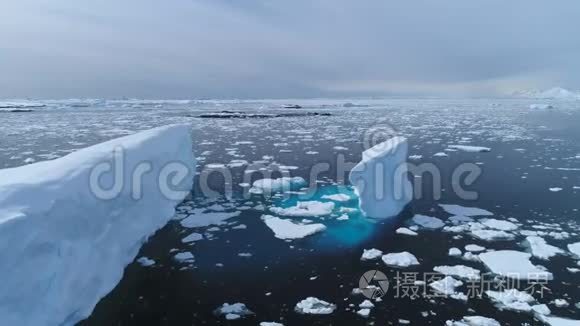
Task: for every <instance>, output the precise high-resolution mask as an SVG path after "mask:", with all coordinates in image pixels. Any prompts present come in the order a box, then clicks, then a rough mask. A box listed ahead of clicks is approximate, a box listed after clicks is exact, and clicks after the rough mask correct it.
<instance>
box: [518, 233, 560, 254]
mask: <svg viewBox="0 0 580 326" xmlns="http://www.w3.org/2000/svg"><path fill="white" fill-rule="evenodd" d="M525 244H526V246H528V247H529V248H530V250H531V251H532V255H534V257H537V258H540V259H550V258H552V257H554V256H556V255H558V254H563V253H564V250H562V249H560V248H558V247H555V246H552V245H549V244H548V243H546V240H544V238H542V237H538V236H529V237H526V241H525Z"/></svg>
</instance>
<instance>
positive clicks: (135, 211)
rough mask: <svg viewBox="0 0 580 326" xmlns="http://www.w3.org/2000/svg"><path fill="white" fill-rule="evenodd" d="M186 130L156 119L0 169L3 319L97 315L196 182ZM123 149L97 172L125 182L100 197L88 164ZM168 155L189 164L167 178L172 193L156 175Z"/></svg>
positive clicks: (72, 320) (35, 321)
mask: <svg viewBox="0 0 580 326" xmlns="http://www.w3.org/2000/svg"><path fill="white" fill-rule="evenodd" d="M190 130H191V128H190V127H189V126H186V125H171V126H166V127H161V128H156V129H152V130H148V131H144V132H141V133H138V134H135V135H131V136H126V137H122V138H118V139H114V140H111V141H108V142H105V143H101V144H98V145H95V146H92V147H88V148H85V149H82V150H79V151H76V152H74V153H71V154H69V155H67V156H65V157H62V158H60V159H56V160H52V161H46V162H41V163H36V164H31V165H26V166H22V167H18V168H12V169H5V170H0V193H1V194H2V195H1V196H0V248H1V250H2V259H0V279H2V291H0V302H1V304H0V316H2V324H6V325H21V326H27V325H34V326H38V325H40V326H42V325H74V324H76V323H77V322H78V321H80V320H82V319H84V318H86V317H88V316H89V315H90V314H91V312H92V310H93V308H94V307H95V305H96V304H97V302H98V301H99V300H100V299H101V298H102V297H104V296H105V295H106V294H107V293H108V292H109V291H111V290H112V289H113V288H114V287H115V286H116V285H117V283H118V282H119V281H120V280H121V278H122V276H123V270H124V268H125V266H126V265H128V264H129V263H131V262H132V261H133V260H134V259H135V256H136V255H137V253H138V251H139V249H140V247H141V244H142V243H144V242H145V241H146V240H147V237H149V236H150V235H152V234H153V233H154V232H155V231H156V230H158V229H159V228H161V227H163V226H164V225H165V224H166V223H167V222H168V221H169V220H170V219H171V217H172V216H173V215H174V212H175V206H176V205H177V204H178V203H179V202H181V201H182V200H183V197H184V196H186V195H187V193H188V192H189V191H190V190H191V187H192V180H193V177H194V168H195V158H194V156H193V151H192V147H193V144H192V136H191V131H190ZM121 148H122V149H123V156H124V158H123V160H122V161H121V163H124V164H123V170H124V172H123V173H116V174H113V173H111V171H109V172H108V173H106V174H104V175H102V178H101V179H102V181H103V182H102V184H103V186H105V183H106V182H109V181H111V182H110V184H112V179H113V176H114V175H116V176H117V177H118V181H120V184H121V185H122V186H123V187H121V188H120V191H119V193H118V195H117V196H114V197H113V198H111V199H107V200H103V199H99V198H103V197H97V196H96V195H95V194H94V192H93V191H91V187H90V186H89V180H90V178H89V176H90V174H91V171H93V168H94V167H96V166H98V165H100V164H101V163H105V164H106V163H113V165H114V162H116V161H115V160H114V158H119V156H118V153H119V149H121ZM117 161H118V160H117ZM142 162H148V163H150V164H151V165H150V166H151V170H150V171H149V172H147V173H144V174H142V177H141V187H139V188H140V189H141V190H142V191H141V199H135V198H136V197H135V196H134V195H135V192H134V191H133V187H132V185H134V183H133V182H132V181H134V180H133V172H134V171H135V170H136V167H137V166H138V165H140V163H142ZM169 163H173V164H174V163H182V164H184V166H186V167H188V169H187V171H188V172H187V173H186V174H184V175H183V176H184V178H183V179H181V180H183V181H181V182H178V181H177V179H176V178H171V177H168V182H167V185H169V187H170V188H172V189H173V190H174V191H172V194H171V196H166V195H164V194H163V193H165V194H167V192H163V193H162V190H161V189H162V187H160V183H159V176H160V171H161V170H162V169H163V168H164V167H165V166H167V164H169ZM100 166H104V165H102V164H101V165H100ZM117 172H118V171H117ZM172 181H176V182H178V183H177V184H175V186H176V187H171V186H172ZM107 185H108V184H107ZM177 191H178V192H179V193H178V192H177ZM168 197H170V198H168Z"/></svg>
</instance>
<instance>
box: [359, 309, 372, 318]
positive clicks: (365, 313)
mask: <svg viewBox="0 0 580 326" xmlns="http://www.w3.org/2000/svg"><path fill="white" fill-rule="evenodd" d="M356 313H357V315H359V316H362V317H365V318H366V317H368V316H369V315H370V314H371V310H370V309H368V308H362V309H360V310H358V311H357V312H356Z"/></svg>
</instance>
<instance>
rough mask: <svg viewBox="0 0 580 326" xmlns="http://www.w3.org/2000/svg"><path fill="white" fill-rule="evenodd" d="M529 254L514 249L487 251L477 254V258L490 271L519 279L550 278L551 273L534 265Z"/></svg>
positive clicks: (551, 276) (551, 277)
mask: <svg viewBox="0 0 580 326" xmlns="http://www.w3.org/2000/svg"><path fill="white" fill-rule="evenodd" d="M531 257H532V255H531V254H528V253H525V252H520V251H515V250H498V251H489V252H484V253H482V254H479V259H480V260H481V261H482V262H483V264H484V265H485V266H486V267H487V268H488V269H489V270H490V271H491V272H492V273H495V274H497V275H500V276H505V277H508V278H513V279H519V280H552V279H553V275H552V273H550V272H548V271H545V270H544V269H541V268H538V267H536V266H534V265H533V264H532V263H531V262H530V258H531Z"/></svg>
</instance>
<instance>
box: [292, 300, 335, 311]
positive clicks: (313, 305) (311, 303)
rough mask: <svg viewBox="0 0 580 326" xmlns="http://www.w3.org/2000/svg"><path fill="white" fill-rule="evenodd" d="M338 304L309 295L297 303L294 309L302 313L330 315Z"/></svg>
mask: <svg viewBox="0 0 580 326" xmlns="http://www.w3.org/2000/svg"><path fill="white" fill-rule="evenodd" d="M335 309H336V305H334V304H332V303H328V302H326V301H323V300H320V299H318V298H315V297H308V298H306V299H304V300H302V301H300V302H298V303H297V304H296V307H295V308H294V310H295V311H296V312H298V313H300V314H309V315H328V314H331V313H333V312H334V310H335Z"/></svg>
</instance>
